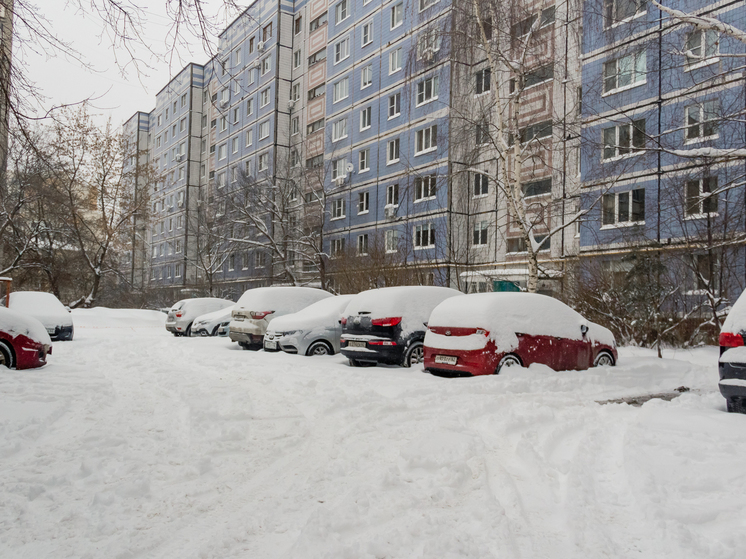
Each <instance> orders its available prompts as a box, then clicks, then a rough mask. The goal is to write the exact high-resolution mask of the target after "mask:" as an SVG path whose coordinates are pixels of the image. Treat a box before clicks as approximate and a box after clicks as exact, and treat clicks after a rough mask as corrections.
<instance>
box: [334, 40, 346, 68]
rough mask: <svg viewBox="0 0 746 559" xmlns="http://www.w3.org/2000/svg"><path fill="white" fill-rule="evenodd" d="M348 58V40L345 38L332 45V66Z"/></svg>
mask: <svg viewBox="0 0 746 559" xmlns="http://www.w3.org/2000/svg"><path fill="white" fill-rule="evenodd" d="M349 56H350V38H349V37H347V38H345V39H342V40H341V41H339V42H338V43H337V44H336V45H334V64H339V63H340V62H342V61H343V60H345V59H346V58H348V57H349Z"/></svg>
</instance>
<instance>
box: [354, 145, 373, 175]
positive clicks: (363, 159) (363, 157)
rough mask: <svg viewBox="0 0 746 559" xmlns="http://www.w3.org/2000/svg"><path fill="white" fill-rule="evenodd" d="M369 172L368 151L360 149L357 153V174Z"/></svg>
mask: <svg viewBox="0 0 746 559" xmlns="http://www.w3.org/2000/svg"><path fill="white" fill-rule="evenodd" d="M367 171H370V149H369V148H365V149H361V150H360V152H359V153H358V169H357V172H358V173H365V172H367Z"/></svg>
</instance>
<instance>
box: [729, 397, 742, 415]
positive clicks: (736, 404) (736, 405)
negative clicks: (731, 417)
mask: <svg viewBox="0 0 746 559" xmlns="http://www.w3.org/2000/svg"><path fill="white" fill-rule="evenodd" d="M725 402H726V406H727V407H728V413H746V405H744V401H743V398H728V399H727V400H726V401H725Z"/></svg>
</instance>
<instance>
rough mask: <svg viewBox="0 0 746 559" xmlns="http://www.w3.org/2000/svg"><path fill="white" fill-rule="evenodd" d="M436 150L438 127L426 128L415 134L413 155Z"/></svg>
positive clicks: (435, 125)
mask: <svg viewBox="0 0 746 559" xmlns="http://www.w3.org/2000/svg"><path fill="white" fill-rule="evenodd" d="M437 148H438V125H437V124H434V125H432V126H428V127H427V128H425V129H423V130H418V131H417V132H416V133H415V153H414V154H415V155H420V154H422V153H427V152H429V151H434V150H436V149H437Z"/></svg>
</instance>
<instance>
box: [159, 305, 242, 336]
mask: <svg viewBox="0 0 746 559" xmlns="http://www.w3.org/2000/svg"><path fill="white" fill-rule="evenodd" d="M233 304H234V303H233V301H226V300H225V299H218V298H216V297H200V298H196V299H183V300H181V301H177V302H176V303H175V304H174V306H173V307H171V310H170V311H168V316H167V317H166V330H168V331H169V332H171V333H172V334H173V335H174V336H190V335H191V334H192V323H193V322H194V319H195V318H197V317H198V316H200V315H202V314H205V313H209V312H213V311H218V310H220V309H225V308H227V307H230V306H232V305H233Z"/></svg>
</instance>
